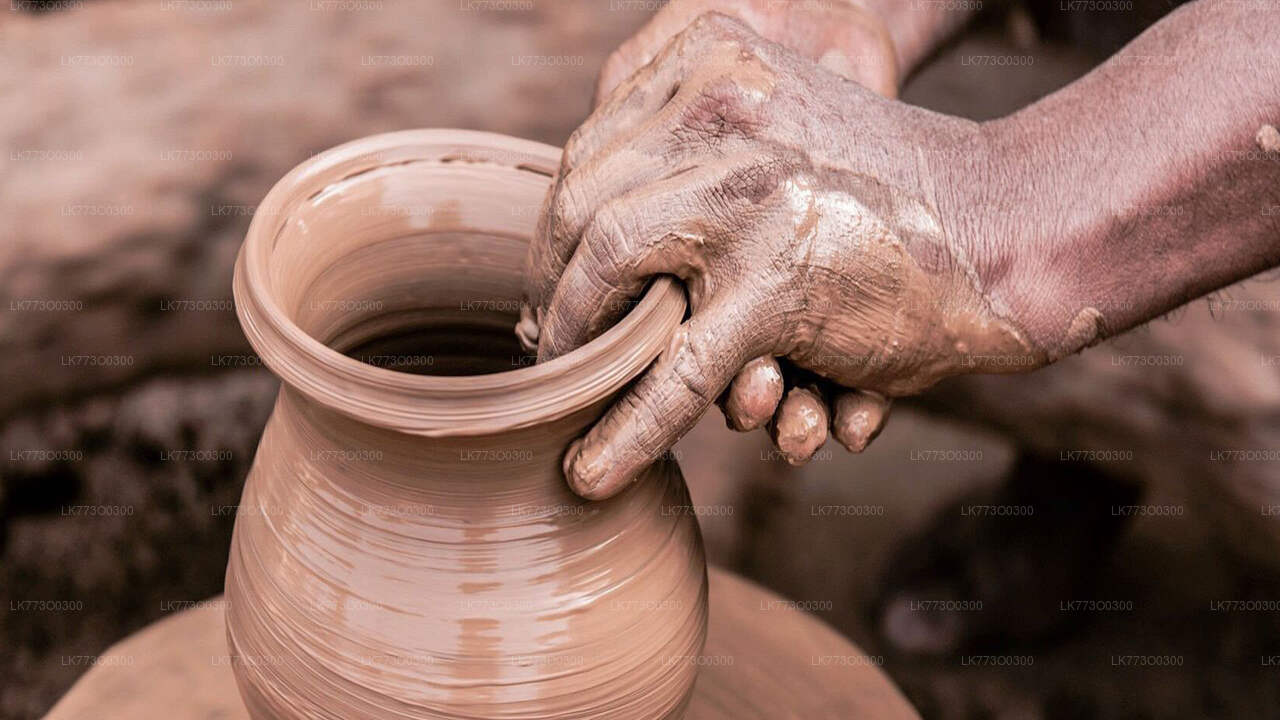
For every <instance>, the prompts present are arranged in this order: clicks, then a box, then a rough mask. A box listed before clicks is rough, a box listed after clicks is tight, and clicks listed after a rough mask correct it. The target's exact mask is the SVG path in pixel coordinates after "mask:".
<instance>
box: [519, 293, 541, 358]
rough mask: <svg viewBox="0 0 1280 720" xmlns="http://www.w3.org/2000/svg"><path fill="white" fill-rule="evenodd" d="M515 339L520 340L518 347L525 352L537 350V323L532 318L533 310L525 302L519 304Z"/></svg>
mask: <svg viewBox="0 0 1280 720" xmlns="http://www.w3.org/2000/svg"><path fill="white" fill-rule="evenodd" d="M516 337H517V338H519V339H520V345H521V347H523V348H524V349H525V352H533V351H535V350H537V349H538V321H537V319H536V318H535V317H534V313H533V308H531V307H529V303H527V302H524V303H521V304H520V321H519V322H517V323H516Z"/></svg>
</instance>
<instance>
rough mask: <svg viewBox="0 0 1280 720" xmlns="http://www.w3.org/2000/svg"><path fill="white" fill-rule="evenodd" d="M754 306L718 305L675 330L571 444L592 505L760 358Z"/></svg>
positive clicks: (575, 471) (571, 457)
mask: <svg viewBox="0 0 1280 720" xmlns="http://www.w3.org/2000/svg"><path fill="white" fill-rule="evenodd" d="M735 302H736V301H735ZM750 307H752V305H751V304H750V303H746V302H743V303H738V304H734V305H728V304H717V305H713V306H711V307H708V308H704V309H703V311H702V312H698V313H695V314H694V315H693V316H692V317H690V318H689V320H687V321H686V322H685V323H684V324H683V325H681V326H680V327H679V328H677V329H676V331H675V333H674V334H673V335H672V337H671V342H670V344H669V345H668V346H667V349H666V350H664V351H663V353H662V355H660V356H659V357H658V359H657V361H656V362H655V363H654V364H653V366H652V367H650V368H649V370H648V371H647V372H646V373H645V374H644V375H643V376H641V377H640V379H639V380H638V381H637V382H636V384H635V385H633V386H632V387H631V389H629V390H627V391H626V393H625V394H624V395H623V396H622V397H621V398H620V399H619V400H618V401H617V402H615V403H614V404H613V406H612V407H610V408H609V410H608V411H607V412H606V413H605V415H604V417H603V418H602V419H601V420H600V422H598V423H596V425H595V427H593V428H591V431H590V432H588V433H587V434H586V436H585V437H584V438H582V439H581V440H580V441H578V442H575V443H574V444H573V445H571V446H570V448H569V451H568V452H567V453H566V455H565V461H564V474H565V478H566V479H567V480H568V481H569V486H570V487H572V488H573V490H574V492H576V493H578V494H579V495H581V496H582V497H585V498H588V499H592V500H599V499H603V498H607V497H610V496H612V495H614V494H616V493H618V492H619V491H621V490H623V489H624V488H625V487H626V486H627V485H629V484H630V483H631V481H632V480H634V479H635V478H636V477H637V476H638V475H639V473H640V472H641V471H643V470H644V469H645V468H646V467H648V466H649V465H651V464H652V463H653V461H654V460H656V459H657V458H658V457H659V456H660V455H661V454H662V453H663V452H665V451H666V450H667V449H668V448H670V447H671V446H672V445H674V444H675V442H676V440H678V439H679V438H680V436H681V435H683V434H685V433H686V432H688V431H689V429H690V428H692V427H693V426H694V424H695V423H697V421H698V418H699V417H701V416H702V413H703V412H704V411H705V410H706V409H707V408H708V407H710V405H711V404H712V402H714V400H715V398H716V396H718V395H719V394H720V393H721V392H722V391H723V390H724V388H725V387H726V386H727V385H728V384H729V381H730V380H731V379H732V378H733V374H734V372H735V371H736V370H737V369H738V368H740V367H742V365H743V363H744V362H745V361H746V360H747V359H748V358H749V357H751V355H753V354H754V352H753V351H752V350H751V347H750V343H749V342H746V341H744V338H745V337H746V336H747V334H748V331H749V329H750V322H749V318H748V310H749V308H750Z"/></svg>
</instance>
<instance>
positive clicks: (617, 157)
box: [525, 14, 750, 320]
mask: <svg viewBox="0 0 1280 720" xmlns="http://www.w3.org/2000/svg"><path fill="white" fill-rule="evenodd" d="M749 32H750V31H749V30H748V29H747V28H746V27H744V26H743V25H742V24H741V23H739V22H736V21H733V20H731V19H730V18H727V17H724V16H722V15H715V14H708V15H704V16H701V17H699V18H698V19H697V20H696V21H695V22H694V23H693V24H691V25H690V26H689V27H688V28H686V29H685V30H684V31H682V32H681V33H680V34H679V35H677V36H676V37H675V38H674V39H673V40H672V42H671V44H670V45H671V47H669V48H667V49H666V50H664V51H663V53H662V55H661V56H660V57H659V58H658V59H657V60H655V61H654V63H653V64H652V66H651V67H649V68H646V69H645V70H644V71H643V72H644V73H645V75H644V76H642V77H640V78H638V79H637V80H636V82H635V84H636V85H637V86H640V85H646V84H651V85H653V87H654V89H653V90H651V91H644V92H643V93H641V95H639V96H637V97H640V98H641V100H639V101H635V105H634V107H633V106H632V105H631V103H632V101H630V100H627V99H626V98H627V97H630V96H629V95H624V96H623V97H622V98H620V99H619V100H618V101H617V103H616V104H614V103H611V104H610V105H609V106H608V107H605V108H602V109H601V111H599V112H597V113H594V114H592V116H591V117H590V118H588V119H587V122H585V123H584V124H583V126H582V127H581V128H579V129H578V130H577V131H575V132H574V135H573V137H572V138H570V142H569V144H568V145H566V147H565V152H564V156H563V158H562V159H561V168H560V173H559V176H558V180H557V182H556V184H555V186H554V187H553V188H552V190H551V191H550V192H549V193H548V196H547V200H546V202H545V203H544V205H543V209H542V215H541V218H540V220H539V223H538V229H537V231H536V232H535V234H534V240H533V242H532V243H531V244H530V248H529V260H528V264H527V273H526V280H525V297H526V299H527V300H528V302H529V305H530V306H531V308H532V310H531V311H530V313H527V314H528V315H529V316H531V317H532V318H533V319H534V320H540V318H538V316H537V313H538V312H539V311H540V310H545V305H546V303H547V302H548V301H549V300H550V297H551V295H552V292H553V291H554V289H555V287H556V285H557V284H558V282H559V278H560V274H561V273H562V272H563V271H564V268H565V265H566V264H567V263H568V262H569V258H570V257H572V255H573V252H574V250H575V248H576V246H577V243H578V241H579V239H580V237H581V233H582V231H583V229H584V228H585V227H586V225H587V223H588V222H590V221H591V218H592V217H593V215H594V214H595V211H596V210H597V209H598V208H599V207H600V206H601V205H602V204H603V203H605V202H607V201H608V200H610V199H612V198H615V197H618V196H619V195H621V194H622V193H625V192H627V191H629V190H631V189H634V188H637V187H641V186H643V185H645V184H646V183H649V182H652V181H656V180H659V179H661V178H663V177H668V176H669V175H671V174H672V173H673V172H676V171H678V170H680V169H681V168H682V164H683V161H682V159H681V158H680V157H679V151H680V149H681V147H682V145H681V144H680V143H679V142H673V137H672V128H678V127H681V118H680V115H681V114H682V113H683V112H685V108H684V106H685V105H688V104H689V102H691V99H692V98H696V96H697V91H696V89H690V88H682V87H681V80H682V77H683V75H684V73H685V70H686V68H687V67H688V66H690V65H693V64H697V62H698V48H700V47H704V46H706V45H707V43H706V39H707V38H717V39H723V40H730V41H733V42H736V43H738V44H739V45H743V44H745V43H747V42H750V35H749ZM706 148H707V146H705V145H698V146H697V148H696V149H697V150H698V151H700V152H705V151H706ZM686 151H687V150H686Z"/></svg>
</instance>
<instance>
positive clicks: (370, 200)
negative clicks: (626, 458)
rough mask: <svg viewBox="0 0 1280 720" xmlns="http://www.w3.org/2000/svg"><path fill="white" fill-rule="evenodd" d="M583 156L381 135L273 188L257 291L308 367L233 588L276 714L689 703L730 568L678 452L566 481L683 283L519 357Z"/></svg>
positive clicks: (284, 355)
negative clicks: (535, 355) (603, 495)
mask: <svg viewBox="0 0 1280 720" xmlns="http://www.w3.org/2000/svg"><path fill="white" fill-rule="evenodd" d="M559 155H560V153H559V151H558V150H557V149H555V148H552V147H548V146H546V145H541V144H538V143H532V142H525V141H520V140H514V139H509V138H504V137H501V136H496V135H490V134H485V133H475V132H460V131H452V130H426V131H410V132H400V133H392V134H387V135H379V136H375V137H370V138H366V139H363V140H359V141H356V142H352V143H349V144H346V145H343V146H341V147H338V148H335V149H333V150H330V151H328V152H325V153H323V154H321V155H318V156H316V157H314V158H312V159H310V160H308V161H307V162H305V163H303V164H302V165H300V166H298V167H297V168H295V169H294V170H293V171H292V172H290V173H289V174H288V175H286V176H285V177H284V179H282V180H281V181H280V182H279V183H278V184H277V185H276V186H275V188H273V189H272V190H271V192H270V194H268V195H267V197H266V199H265V200H264V202H263V203H262V204H261V205H260V206H259V208H258V211H257V213H256V215H255V217H254V220H253V224H252V226H251V227H250V229H249V234H248V237H247V238H246V240H245V243H244V247H243V248H242V249H241V251H240V256H239V258H238V261H237V263H236V271H235V299H236V307H237V311H238V313H239V317H240V322H241V324H242V326H243V327H244V331H245V334H246V335H247V336H248V338H249V340H250V342H251V343H252V344H253V347H254V348H255V349H256V350H257V352H258V355H259V356H260V357H261V359H262V362H263V363H265V364H266V365H267V366H268V367H270V368H271V369H272V370H273V371H274V372H275V374H276V375H278V376H279V377H280V379H281V380H282V381H283V384H282V387H281V390H280V396H279V399H278V400H277V403H276V407H275V410H274V412H273V414H272V416H271V420H270V422H269V423H268V425H267V428H266V431H265V432H264V433H263V436H262V441H261V444H260V445H259V447H258V453H257V457H256V458H255V462H254V465H253V469H252V471H251V472H250V475H249V478H248V481H247V483H246V485H245V490H244V497H243V500H242V504H241V506H240V512H239V515H238V517H237V519H236V527H235V537H234V540H233V543H232V547H231V559H230V563H229V565H228V568H227V584H226V592H227V599H228V601H229V607H228V610H227V637H228V641H229V643H230V646H231V654H232V656H233V658H234V663H235V667H234V670H235V674H236V679H237V682H238V684H239V687H240V692H241V694H242V695H243V697H244V700H245V703H246V704H247V706H248V709H249V711H250V713H251V714H252V715H253V717H255V718H302V717H308V718H312V717H326V718H327V717H333V718H364V717H374V716H376V717H380V718H391V717H394V718H464V717H465V718H481V717H502V718H532V717H539V718H586V717H608V718H675V717H679V716H680V714H681V713H682V712H683V708H684V706H685V704H686V703H687V702H688V699H689V696H690V692H691V690H692V688H693V683H694V674H695V670H696V667H697V663H696V662H690V658H691V656H696V655H697V654H698V653H699V652H700V651H701V648H702V645H703V640H704V638H705V634H706V622H707V616H706V608H707V579H706V566H705V561H704V558H703V550H702V541H701V538H700V536H699V533H698V528H697V525H696V523H695V522H694V519H693V517H692V513H690V512H687V511H686V510H687V508H688V506H689V497H688V493H687V490H686V488H685V486H684V482H683V480H682V478H681V476H680V472H679V470H678V468H677V467H676V466H675V464H674V463H673V462H670V461H666V462H660V463H659V464H657V465H655V466H654V467H653V468H652V469H651V470H650V471H649V473H648V477H646V478H643V479H642V481H641V482H638V483H636V484H635V485H634V486H633V487H632V488H631V489H630V490H628V491H627V492H625V493H623V494H622V495H620V496H618V497H616V498H614V499H612V500H609V501H607V502H602V503H587V502H584V501H582V500H580V499H579V498H577V497H576V496H575V495H573V494H572V493H571V492H570V491H569V490H568V489H567V488H566V486H565V483H564V480H563V477H562V475H561V461H562V456H563V453H564V450H565V447H566V446H567V445H568V443H569V442H570V441H571V440H572V439H573V438H575V437H577V436H579V435H580V434H581V433H582V432H583V431H584V430H585V428H587V427H588V425H589V424H590V423H591V422H592V421H593V420H595V419H596V418H598V417H599V415H600V414H601V412H602V410H603V409H604V407H605V406H606V404H607V403H608V402H609V400H610V398H612V397H613V396H614V395H615V394H616V393H617V391H618V390H619V389H620V388H621V387H622V386H624V385H625V384H626V383H627V382H628V381H630V380H632V379H633V378H635V377H636V376H637V375H638V374H639V373H640V372H641V371H642V370H643V369H644V368H645V367H646V366H647V365H648V364H649V363H650V362H651V361H652V360H653V359H654V358H655V357H656V356H657V355H658V353H659V352H660V351H661V350H662V349H663V347H664V346H665V344H666V342H667V340H668V339H669V336H670V333H671V332H672V330H673V329H674V327H675V326H676V325H677V324H678V323H679V321H680V319H681V316H682V314H683V312H684V299H683V294H682V292H681V291H680V290H679V288H678V287H676V286H675V285H674V284H673V283H672V282H670V281H668V280H659V281H657V282H655V283H654V284H653V286H652V287H651V288H650V289H649V290H648V292H647V293H646V295H645V296H644V298H643V299H642V301H641V302H639V303H638V304H637V305H636V307H634V308H633V309H632V310H631V312H630V313H629V314H628V315H627V316H626V318H625V319H624V320H623V321H622V322H620V323H619V324H618V325H617V326H615V327H613V328H612V329H610V330H609V331H608V332H607V333H605V334H604V335H602V336H601V337H599V338H598V339H596V340H595V341H593V342H591V343H589V344H588V345H586V346H585V347H583V348H580V349H579V350H577V351H575V352H572V353H569V354H568V355H565V356H563V357H561V358H559V359H556V360H554V361H552V362H549V363H546V364H543V365H536V366H535V365H532V363H531V362H530V361H529V358H528V357H527V356H525V355H522V354H521V353H520V351H519V349H518V345H517V344H516V341H515V338H514V335H513V333H512V328H513V326H514V323H515V319H516V310H517V303H518V300H519V293H520V287H521V272H522V266H523V262H524V257H525V251H526V243H527V241H528V238H529V236H530V234H531V232H532V229H533V226H534V223H535V221H536V219H537V215H538V209H539V207H540V205H541V202H542V199H543V196H544V194H545V192H546V189H547V185H548V183H549V182H550V177H551V175H552V174H553V172H554V170H555V167H556V165H557V161H558V158H559ZM357 357H363V358H364V359H365V360H367V361H368V362H361V361H360V360H358V359H356V358H357ZM406 371H412V372H406ZM422 373H427V374H422ZM478 373H481V374H478Z"/></svg>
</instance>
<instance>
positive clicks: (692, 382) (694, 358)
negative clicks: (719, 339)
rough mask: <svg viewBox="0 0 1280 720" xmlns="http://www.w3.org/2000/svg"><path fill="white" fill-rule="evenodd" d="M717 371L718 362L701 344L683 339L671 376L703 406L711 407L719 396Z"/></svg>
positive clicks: (672, 365) (672, 364)
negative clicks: (708, 354)
mask: <svg viewBox="0 0 1280 720" xmlns="http://www.w3.org/2000/svg"><path fill="white" fill-rule="evenodd" d="M715 370H716V362H715V360H714V359H713V358H710V357H708V356H707V353H706V350H705V349H704V348H702V346H701V345H700V344H699V343H696V342H690V341H689V339H688V338H687V337H685V338H683V342H681V344H680V347H679V348H678V349H677V351H676V354H675V357H674V358H672V363H671V374H672V375H674V376H675V377H676V378H677V379H678V380H679V381H680V383H681V384H682V385H683V387H684V389H685V390H687V391H688V392H689V393H692V394H693V395H694V397H696V398H697V399H698V400H699V401H700V402H701V404H703V405H710V404H711V403H712V402H714V401H715V399H716V396H717V395H719V389H718V388H716V387H715V384H716V380H717V378H718V377H719V373H717V372H716V371H715Z"/></svg>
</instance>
